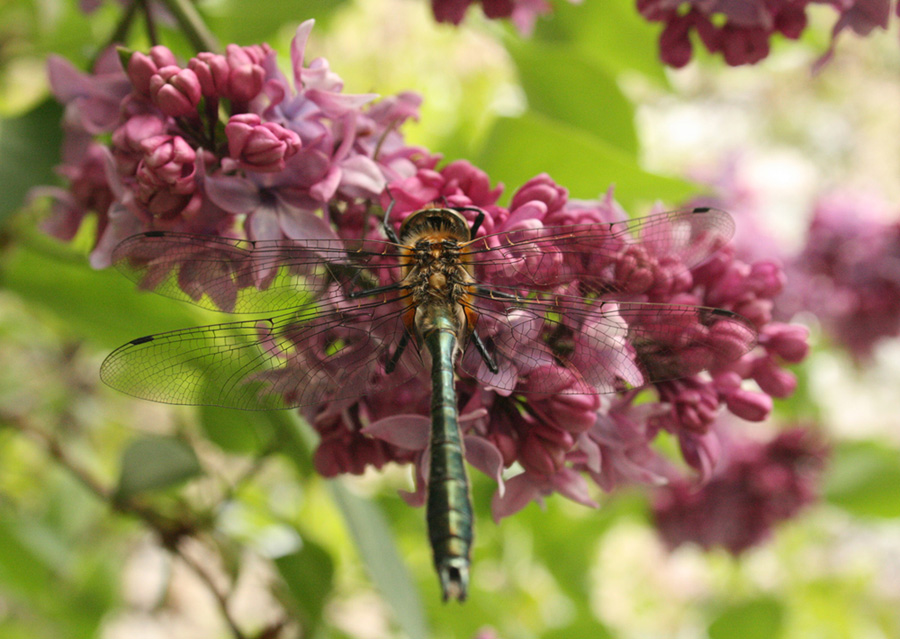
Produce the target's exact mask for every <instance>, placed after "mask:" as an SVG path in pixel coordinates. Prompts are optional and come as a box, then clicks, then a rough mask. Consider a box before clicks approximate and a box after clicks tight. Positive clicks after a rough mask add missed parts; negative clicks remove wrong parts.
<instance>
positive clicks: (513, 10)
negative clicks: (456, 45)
mask: <svg viewBox="0 0 900 639" xmlns="http://www.w3.org/2000/svg"><path fill="white" fill-rule="evenodd" d="M570 1H571V2H578V0H570ZM475 2H476V0H431V10H432V12H433V13H434V19H435V20H437V21H438V22H450V23H451V24H459V23H461V22H462V21H463V18H465V16H466V11H468V10H469V5H471V4H475ZM480 3H481V10H482V11H483V12H484V15H485V17H487V18H490V19H491V20H497V19H500V18H509V19H510V21H511V22H512V23H513V25H515V27H516V29H518V30H519V33H521V34H523V35H529V34H530V33H531V32H532V31H533V30H534V23H535V20H536V19H537V18H538V17H539V16H542V15H546V14H548V13H551V12H552V11H553V7H552V5H551V4H550V3H549V2H547V0H480Z"/></svg>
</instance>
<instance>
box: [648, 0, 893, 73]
mask: <svg viewBox="0 0 900 639" xmlns="http://www.w3.org/2000/svg"><path fill="white" fill-rule="evenodd" d="M813 3H820V4H827V5H829V6H831V7H832V8H834V9H835V10H836V11H838V13H839V14H840V16H839V18H838V20H837V22H836V24H835V26H834V29H833V31H832V49H830V50H829V52H828V53H827V54H826V55H825V57H824V58H823V59H822V60H820V62H819V63H820V64H821V63H822V62H824V61H825V60H827V58H828V57H829V56H830V55H831V52H832V51H833V47H834V39H835V38H837V36H838V34H839V33H840V32H841V31H843V30H844V29H846V28H850V29H852V30H853V31H855V32H856V33H858V34H860V35H866V34H868V33H869V32H870V31H871V30H872V29H873V28H874V27H876V26H877V27H881V28H882V29H884V28H887V21H888V17H889V12H890V3H888V2H884V1H882V0H845V1H841V2H834V1H832V0H748V1H746V2H710V1H709V0H637V8H638V11H640V13H641V15H642V16H643V17H644V18H646V19H647V20H651V21H654V22H662V23H663V24H664V25H665V27H664V29H663V31H662V34H661V35H660V38H659V49H660V58H661V59H662V61H663V62H664V63H665V64H668V65H670V66H673V67H676V68H680V67H683V66H684V65H686V64H687V63H688V62H690V60H691V57H692V56H693V44H692V42H691V34H692V33H693V32H696V34H697V36H698V37H699V40H700V42H701V43H702V44H703V46H705V47H706V48H707V50H709V51H710V52H711V53H720V54H721V55H722V57H723V58H724V59H725V62H727V63H728V64H729V65H731V66H738V65H742V64H755V63H756V62H759V61H760V60H762V59H763V58H765V57H766V56H768V55H769V46H770V44H769V43H770V41H771V39H772V36H774V35H775V34H776V33H780V34H781V35H783V36H784V37H786V38H790V39H794V40H795V39H797V38H799V37H800V34H801V33H802V32H803V30H804V29H805V28H806V24H807V16H806V10H807V7H808V6H809V5H810V4H813Z"/></svg>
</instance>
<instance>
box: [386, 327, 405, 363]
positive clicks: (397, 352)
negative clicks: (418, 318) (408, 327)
mask: <svg viewBox="0 0 900 639" xmlns="http://www.w3.org/2000/svg"><path fill="white" fill-rule="evenodd" d="M408 344H409V333H408V332H406V331H404V332H403V337H401V338H400V343H399V344H397V348H396V349H394V352H393V354H392V355H391V357H390V358H389V359H388V361H387V363H386V364H385V365H384V372H385V373H393V372H394V369H395V368H396V367H397V362H399V361H400V358H401V357H403V352H404V351H405V350H406V347H407V345H408Z"/></svg>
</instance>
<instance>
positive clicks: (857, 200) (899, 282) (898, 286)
mask: <svg viewBox="0 0 900 639" xmlns="http://www.w3.org/2000/svg"><path fill="white" fill-rule="evenodd" d="M789 272H790V273H791V285H790V288H789V290H788V291H787V292H786V294H785V295H784V296H783V298H781V299H779V305H780V306H781V307H782V310H783V312H784V313H790V312H796V311H799V310H807V311H812V312H813V313H815V315H816V316H817V317H818V318H819V321H820V322H821V324H822V328H823V329H824V330H825V331H826V332H827V333H828V334H829V336H830V337H831V339H833V340H834V341H835V342H837V343H838V344H840V345H842V346H843V347H844V348H846V349H847V350H848V351H849V352H850V353H851V354H852V355H853V356H854V358H855V359H857V360H858V361H865V360H866V359H868V358H869V357H870V356H871V354H872V351H873V349H874V348H875V345H876V344H877V343H878V342H879V341H881V340H883V339H885V338H891V337H897V336H900V220H898V217H897V214H896V212H891V211H890V210H889V207H888V206H887V205H886V204H885V203H883V202H881V201H879V200H877V199H876V198H874V197H872V196H864V195H861V194H858V193H851V192H835V193H831V194H828V195H825V196H823V197H821V198H820V199H819V200H818V202H817V203H816V204H815V207H814V209H813V215H812V219H811V221H810V225H809V229H808V231H807V236H806V244H805V246H804V248H803V250H802V251H800V253H799V254H798V255H796V256H795V257H794V258H793V259H792V260H791V262H790V264H789Z"/></svg>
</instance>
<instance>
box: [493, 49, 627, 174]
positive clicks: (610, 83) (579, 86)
mask: <svg viewBox="0 0 900 639" xmlns="http://www.w3.org/2000/svg"><path fill="white" fill-rule="evenodd" d="M510 53H512V56H513V59H514V60H515V62H516V66H517V67H518V70H519V78H520V80H521V82H522V88H523V89H524V90H525V94H526V96H527V97H528V106H529V108H530V109H531V110H532V111H534V112H536V113H540V114H541V115H544V116H546V117H548V118H550V119H551V120H557V121H559V122H562V123H564V124H567V125H569V126H571V127H573V128H575V129H583V130H584V131H586V132H589V133H590V134H591V135H592V136H594V137H596V138H597V139H598V140H603V141H605V142H607V143H609V144H610V145H612V146H613V147H616V148H617V149H619V150H621V151H623V152H624V153H626V154H628V155H631V156H635V157H636V156H637V153H638V139H637V132H636V131H635V127H634V107H633V106H632V104H631V102H629V100H628V99H627V98H626V97H625V95H624V94H623V93H622V92H621V91H620V90H619V87H618V84H617V83H616V79H615V77H614V76H613V75H612V74H611V73H610V72H609V71H608V70H607V69H604V68H603V66H601V65H600V64H598V63H597V62H595V61H593V60H592V59H591V58H589V57H587V56H584V55H579V54H578V52H576V51H573V50H572V48H571V47H567V46H564V45H548V44H541V43H539V42H536V41H529V42H528V43H526V44H519V45H515V46H511V47H510Z"/></svg>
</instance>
